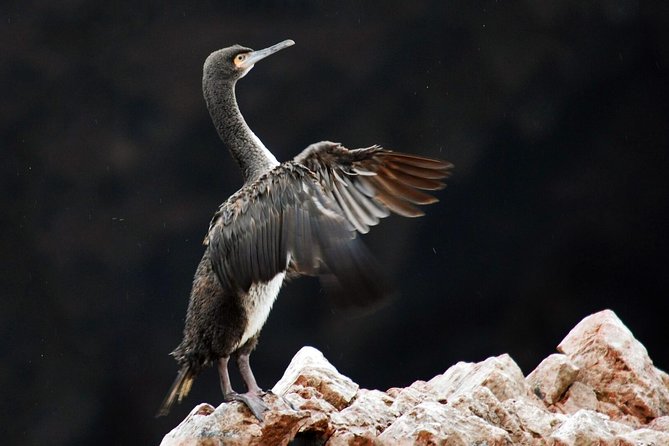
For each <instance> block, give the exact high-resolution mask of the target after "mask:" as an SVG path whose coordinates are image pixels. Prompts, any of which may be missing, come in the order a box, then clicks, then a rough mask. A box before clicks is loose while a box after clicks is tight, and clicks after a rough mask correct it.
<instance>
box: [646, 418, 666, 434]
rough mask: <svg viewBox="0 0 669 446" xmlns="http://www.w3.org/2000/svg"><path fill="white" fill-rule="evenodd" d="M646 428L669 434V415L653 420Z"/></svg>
mask: <svg viewBox="0 0 669 446" xmlns="http://www.w3.org/2000/svg"><path fill="white" fill-rule="evenodd" d="M647 427H648V428H649V429H653V430H656V431H662V432H666V433H668V434H669V415H665V416H663V417H659V418H655V419H654V420H653V421H651V422H650V423H648V425H647Z"/></svg>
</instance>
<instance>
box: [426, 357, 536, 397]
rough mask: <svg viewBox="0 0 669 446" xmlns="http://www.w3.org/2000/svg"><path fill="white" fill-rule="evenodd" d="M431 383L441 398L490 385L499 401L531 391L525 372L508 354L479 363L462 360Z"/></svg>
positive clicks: (435, 392)
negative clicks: (526, 381)
mask: <svg viewBox="0 0 669 446" xmlns="http://www.w3.org/2000/svg"><path fill="white" fill-rule="evenodd" d="M428 386H429V387H428V388H429V389H430V390H431V393H432V394H433V395H435V396H436V398H437V399H438V400H448V398H451V397H453V396H456V395H458V394H459V393H466V392H470V391H472V390H473V389H475V388H477V387H480V386H484V387H487V388H488V389H489V390H490V391H491V392H492V393H493V394H494V395H495V396H496V397H497V399H498V400H499V401H504V400H507V399H509V398H515V397H520V396H523V397H524V396H527V395H529V392H528V391H529V387H528V386H527V384H526V383H525V377H524V376H523V372H522V371H521V370H520V367H518V364H516V363H515V362H514V360H513V359H511V357H510V356H509V355H507V354H504V355H501V356H497V357H492V358H488V359H486V360H485V361H483V362H479V363H477V364H472V363H465V362H459V363H457V364H455V365H454V366H453V367H451V368H449V369H448V370H446V372H445V373H444V374H443V375H438V376H436V377H434V378H432V379H431V380H430V381H428Z"/></svg>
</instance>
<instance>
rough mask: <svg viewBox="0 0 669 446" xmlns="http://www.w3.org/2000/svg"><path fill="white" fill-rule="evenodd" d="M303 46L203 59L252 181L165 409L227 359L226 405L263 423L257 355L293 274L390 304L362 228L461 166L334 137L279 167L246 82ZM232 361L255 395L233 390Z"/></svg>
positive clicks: (238, 200) (207, 268) (229, 220)
mask: <svg viewBox="0 0 669 446" xmlns="http://www.w3.org/2000/svg"><path fill="white" fill-rule="evenodd" d="M292 44H293V42H292V41H290V40H287V41H284V42H281V43H279V44H277V45H274V46H273V47H270V48H267V49H265V50H261V51H253V50H251V49H249V48H245V47H242V46H239V45H235V46H232V47H229V48H225V49H222V50H219V51H216V52H214V53H212V54H211V55H210V56H209V57H208V58H207V60H206V62H205V64H204V74H203V81H202V83H203V92H204V97H205V101H206V103H207V108H208V109H209V113H210V115H211V117H212V120H213V122H214V125H215V126H216V130H217V131H218V134H219V136H220V137H221V139H222V140H223V142H224V144H225V145H226V146H228V148H229V149H230V152H231V154H232V156H233V158H234V159H235V160H236V161H237V163H238V164H239V166H240V168H241V170H242V173H243V176H244V185H243V187H242V188H241V189H239V190H238V191H237V192H236V193H235V194H233V195H232V196H231V197H230V198H229V199H228V200H226V201H225V202H224V203H223V204H221V206H220V207H219V210H218V211H217V212H216V214H215V215H214V217H213V219H212V221H211V224H210V225H209V231H208V233H207V236H206V237H205V241H204V245H205V252H204V255H203V257H202V260H201V261H200V264H199V266H198V268H197V271H196V273H195V278H194V280H193V288H192V291H191V295H190V302H189V305H188V312H187V315H186V324H185V328H184V337H183V341H182V342H181V344H179V346H178V347H177V348H176V349H175V350H174V352H172V355H174V357H175V359H176V360H177V362H178V363H179V366H180V371H179V374H178V375H177V378H176V380H175V382H174V384H173V385H172V387H171V389H170V391H169V393H168V395H167V397H166V398H165V401H164V402H163V404H162V406H161V408H160V411H159V415H164V414H166V413H167V412H168V411H169V409H170V407H171V405H172V404H173V403H174V402H175V401H176V400H179V401H181V399H182V398H183V397H184V396H186V395H187V394H188V392H189V390H190V388H191V385H192V382H193V380H194V379H195V377H196V376H197V374H198V373H199V372H200V370H201V369H202V368H203V367H205V366H208V365H211V364H213V363H216V364H217V365H218V371H219V376H220V381H221V388H222V391H223V397H224V400H225V401H231V400H239V401H243V402H244V403H246V405H247V406H248V407H249V409H251V411H252V412H253V413H254V415H255V416H256V417H258V418H259V419H262V412H263V411H264V410H265V409H266V406H265V405H264V403H263V402H262V399H261V396H262V392H261V390H260V388H259V387H258V385H257V384H256V381H255V378H254V377H253V373H252V372H251V367H250V364H249V355H250V354H251V352H252V351H253V349H254V348H255V346H256V343H257V341H258V335H259V333H260V329H261V328H262V326H263V324H264V323H265V320H266V318H267V316H268V314H269V311H270V309H271V307H272V304H273V302H274V300H275V299H276V296H277V295H278V292H279V289H280V287H281V283H282V282H283V280H284V277H285V275H286V273H287V271H290V273H291V275H319V276H320V278H321V281H322V282H323V283H324V284H325V285H326V286H327V288H328V289H329V290H331V291H332V293H331V294H332V295H333V297H334V298H335V301H336V302H337V303H338V304H340V305H341V306H345V307H347V306H348V307H350V306H366V305H369V304H372V303H374V302H377V301H379V300H380V299H382V298H383V297H384V295H386V294H387V289H386V288H384V285H383V283H384V281H383V280H382V279H381V276H380V274H379V271H378V270H377V269H376V267H375V266H374V262H373V260H372V259H371V256H370V255H369V254H368V252H367V250H366V249H365V247H364V246H363V244H362V243H361V242H360V240H359V239H358V238H357V237H356V233H357V232H360V233H366V232H367V231H368V230H369V227H370V226H373V225H376V224H377V223H378V222H379V219H381V218H384V217H386V216H388V215H389V214H390V213H391V212H394V213H397V214H399V215H403V216H407V217H417V216H421V215H423V213H422V211H421V210H420V209H418V208H417V207H416V205H425V204H430V203H434V202H436V201H437V199H436V198H434V197H433V196H431V195H429V194H427V193H425V192H423V191H424V190H437V189H441V188H443V187H444V184H443V183H442V180H443V179H444V178H446V177H447V176H448V174H449V172H450V169H451V167H452V166H451V164H450V163H448V162H444V161H439V160H434V159H428V158H423V157H419V156H414V155H408V154H402V153H396V152H392V151H390V150H385V149H383V148H381V147H377V146H374V147H368V148H363V149H356V150H348V149H346V148H344V147H342V146H341V145H339V144H336V143H332V142H327V141H325V142H320V143H317V144H312V145H311V146H309V147H307V148H306V149H305V150H304V151H303V152H302V153H300V154H299V155H298V156H297V157H295V159H293V160H292V161H288V162H285V163H282V164H279V163H278V162H277V161H276V159H275V158H274V156H273V155H272V154H271V153H270V152H269V150H267V148H265V146H264V145H263V144H262V142H261V141H260V140H259V139H258V138H257V137H256V136H255V135H254V134H253V132H252V131H251V130H250V129H249V127H248V125H247V124H246V122H245V121H244V118H243V117H242V115H241V113H240V111H239V107H238V106H237V101H236V98H235V84H236V81H237V80H238V79H240V78H241V77H243V76H244V75H245V74H246V73H247V72H248V71H249V70H250V69H251V68H252V67H253V65H254V64H255V63H256V62H257V61H259V60H261V59H263V58H264V57H266V56H268V55H270V54H273V53H274V52H276V51H278V50H280V49H283V48H285V47H288V46H290V45H292ZM342 290H345V292H341V291H342ZM338 291H340V292H338ZM231 356H232V357H235V358H236V359H237V363H238V366H239V370H240V373H241V375H242V378H243V379H244V382H245V384H246V386H247V390H248V391H247V393H245V394H237V393H235V392H234V391H233V390H232V387H231V386H230V379H229V376H228V368H227V365H228V360H229V358H230V357H231Z"/></svg>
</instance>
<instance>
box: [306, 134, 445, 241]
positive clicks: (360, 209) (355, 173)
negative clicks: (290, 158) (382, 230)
mask: <svg viewBox="0 0 669 446" xmlns="http://www.w3.org/2000/svg"><path fill="white" fill-rule="evenodd" d="M295 162H297V163H300V164H302V165H304V166H306V167H307V168H308V169H309V170H311V171H312V172H314V174H315V175H316V177H317V178H318V180H319V181H320V182H321V185H322V187H323V189H324V191H325V193H326V194H328V196H329V197H330V198H331V199H332V200H334V201H335V202H336V203H337V204H338V205H339V207H340V208H341V209H342V212H343V214H344V216H345V217H346V219H347V220H348V221H349V222H350V223H351V224H352V225H353V226H354V227H355V229H356V230H357V231H358V232H360V233H366V232H368V231H369V228H370V226H374V225H376V224H378V222H379V219H381V218H384V217H387V216H388V215H389V214H390V212H394V213H396V214H399V215H402V216H405V217H419V216H421V215H424V212H423V211H422V210H420V209H419V208H417V207H416V206H415V205H428V204H432V203H436V202H437V201H439V200H438V199H437V198H435V197H434V196H432V195H430V194H428V193H426V192H424V191H436V190H439V189H443V188H444V187H445V184H444V183H443V180H444V179H446V178H447V177H448V176H449V175H450V171H451V169H452V167H453V165H452V164H451V163H449V162H447V161H442V160H437V159H431V158H425V157H421V156H416V155H410V154H406V153H398V152H393V151H391V150H386V149H383V148H381V147H379V146H372V147H367V148H363V149H354V150H349V149H347V148H345V147H343V146H341V145H340V144H337V143H333V142H329V141H323V142H320V143H316V144H312V145H311V146H309V147H307V148H306V149H305V150H304V151H303V152H302V153H300V154H299V155H298V156H297V157H295Z"/></svg>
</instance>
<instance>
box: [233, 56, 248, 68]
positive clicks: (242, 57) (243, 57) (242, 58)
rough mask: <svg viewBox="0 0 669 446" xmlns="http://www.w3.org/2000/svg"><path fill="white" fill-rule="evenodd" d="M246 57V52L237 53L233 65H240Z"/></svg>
mask: <svg viewBox="0 0 669 446" xmlns="http://www.w3.org/2000/svg"><path fill="white" fill-rule="evenodd" d="M247 57H248V55H247V54H237V55H236V56H235V65H236V66H239V65H241V64H242V63H243V62H244V61H245V60H246V58H247Z"/></svg>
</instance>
